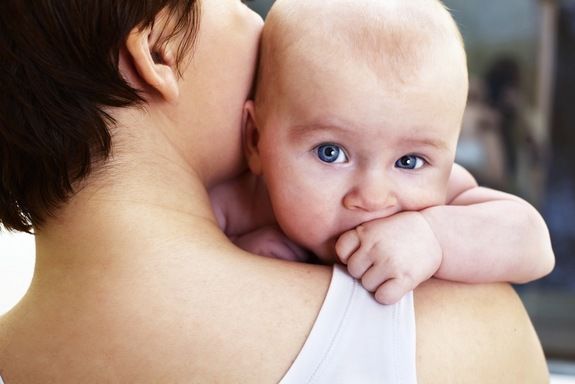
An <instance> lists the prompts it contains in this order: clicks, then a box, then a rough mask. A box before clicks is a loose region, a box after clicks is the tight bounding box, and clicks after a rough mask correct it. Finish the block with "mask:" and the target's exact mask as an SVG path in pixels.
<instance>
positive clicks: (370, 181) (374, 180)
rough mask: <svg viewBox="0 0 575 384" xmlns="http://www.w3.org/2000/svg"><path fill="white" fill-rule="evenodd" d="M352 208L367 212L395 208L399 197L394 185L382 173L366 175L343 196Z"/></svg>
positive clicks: (344, 203)
mask: <svg viewBox="0 0 575 384" xmlns="http://www.w3.org/2000/svg"><path fill="white" fill-rule="evenodd" d="M343 205H344V207H346V208H347V209H350V210H359V211H366V212H377V211H388V210H395V207H396V206H397V197H396V194H395V192H394V188H393V186H392V185H391V184H390V183H389V182H386V181H385V180H384V177H383V176H382V175H381V174H370V175H365V176H364V177H363V178H362V179H361V180H360V182H359V183H357V184H356V185H355V186H354V187H353V188H352V189H351V190H350V191H349V192H348V193H347V194H346V195H345V196H344V198H343Z"/></svg>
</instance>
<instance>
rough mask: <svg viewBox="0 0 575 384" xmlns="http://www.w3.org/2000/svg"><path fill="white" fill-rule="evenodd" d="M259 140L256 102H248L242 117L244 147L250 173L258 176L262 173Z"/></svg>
mask: <svg viewBox="0 0 575 384" xmlns="http://www.w3.org/2000/svg"><path fill="white" fill-rule="evenodd" d="M259 140H260V133H259V129H258V126H257V124H256V120H255V106H254V102H253V101H252V100H248V101H246V103H245V104H244V113H243V116H242V144H243V145H242V146H243V150H244V156H245V158H246V161H247V163H248V167H249V168H250V171H251V172H252V173H253V174H255V175H258V176H259V175H261V173H262V166H261V160H260V152H259V148H258V144H259Z"/></svg>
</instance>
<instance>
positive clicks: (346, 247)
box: [335, 229, 361, 264]
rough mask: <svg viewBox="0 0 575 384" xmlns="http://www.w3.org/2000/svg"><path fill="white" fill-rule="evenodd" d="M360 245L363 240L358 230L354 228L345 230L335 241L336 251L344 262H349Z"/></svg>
mask: <svg viewBox="0 0 575 384" xmlns="http://www.w3.org/2000/svg"><path fill="white" fill-rule="evenodd" d="M360 245H361V241H360V240H359V236H358V235H357V231H356V230H354V229H353V230H351V231H347V232H345V233H344V234H343V235H341V236H340V237H339V239H337V242H336V243H335V253H336V254H337V257H338V258H339V260H340V261H341V262H342V263H344V264H347V262H348V260H349V258H350V256H351V255H352V254H353V253H354V252H355V251H357V250H358V249H359V246H360Z"/></svg>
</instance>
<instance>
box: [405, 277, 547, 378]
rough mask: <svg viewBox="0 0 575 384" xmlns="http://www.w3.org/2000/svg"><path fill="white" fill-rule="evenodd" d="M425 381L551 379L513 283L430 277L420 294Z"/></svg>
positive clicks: (417, 307)
mask: <svg viewBox="0 0 575 384" xmlns="http://www.w3.org/2000/svg"><path fill="white" fill-rule="evenodd" d="M415 311H416V329H417V373H418V382H419V383H546V382H548V380H549V379H548V371H547V366H546V362H545V357H544V355H543V351H542V348H541V344H540V343H539V340H538V338H537V335H536V334H535V331H534V329H533V326H532V324H531V322H530V320H529V317H528V315H527V313H526V311H525V308H524V307H523V304H522V303H521V300H520V299H519V297H518V296H517V294H516V293H515V291H514V290H513V289H512V288H511V287H510V286H509V285H507V284H488V285H469V284H460V283H452V282H446V281H440V280H433V279H432V280H430V281H428V282H426V283H425V284H422V285H421V287H420V288H418V289H417V290H416V292H415Z"/></svg>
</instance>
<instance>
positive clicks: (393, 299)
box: [374, 278, 413, 304]
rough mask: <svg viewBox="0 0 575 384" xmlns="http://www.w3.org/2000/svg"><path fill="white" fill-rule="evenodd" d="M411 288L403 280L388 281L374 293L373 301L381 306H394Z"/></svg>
mask: <svg viewBox="0 0 575 384" xmlns="http://www.w3.org/2000/svg"><path fill="white" fill-rule="evenodd" d="M412 289H413V287H411V285H409V284H407V283H406V280H404V279H397V278H394V279H389V280H387V281H386V282H385V283H383V284H382V285H380V286H379V288H377V290H376V291H375V295H374V296H375V300H376V301H377V302H378V303H381V304H395V303H397V302H398V301H399V300H400V299H401V298H402V297H403V295H405V294H406V293H407V292H409V291H411V290H412Z"/></svg>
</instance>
